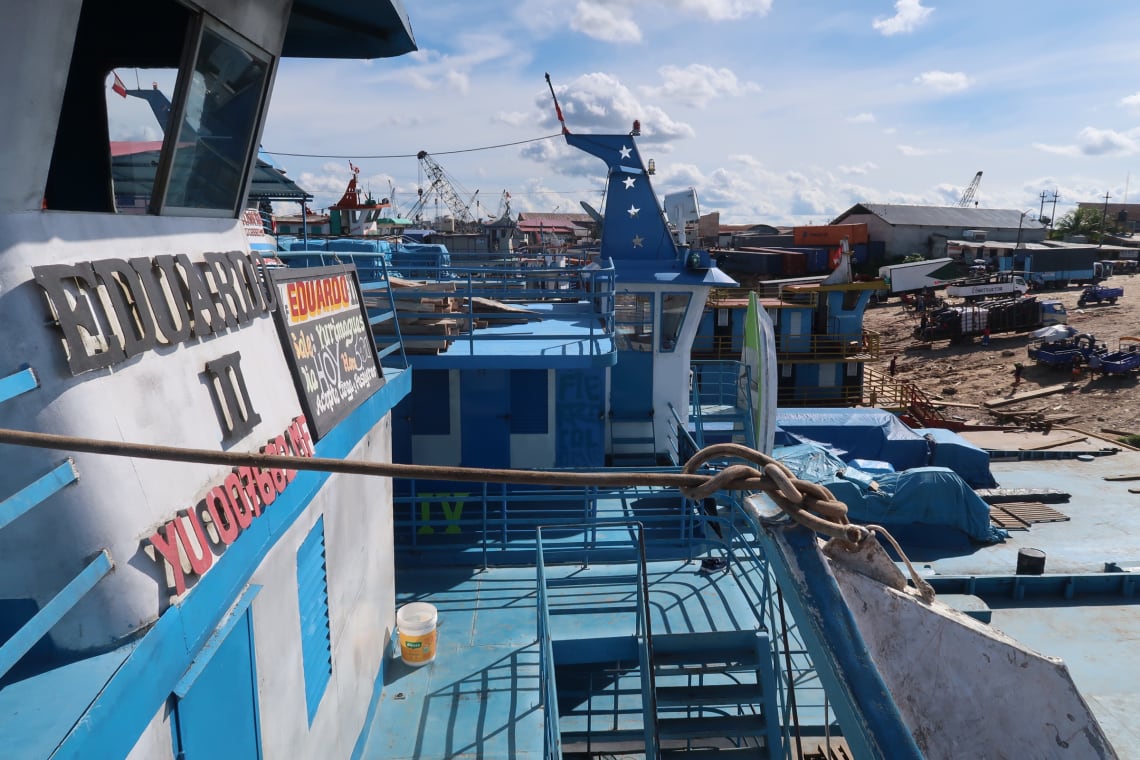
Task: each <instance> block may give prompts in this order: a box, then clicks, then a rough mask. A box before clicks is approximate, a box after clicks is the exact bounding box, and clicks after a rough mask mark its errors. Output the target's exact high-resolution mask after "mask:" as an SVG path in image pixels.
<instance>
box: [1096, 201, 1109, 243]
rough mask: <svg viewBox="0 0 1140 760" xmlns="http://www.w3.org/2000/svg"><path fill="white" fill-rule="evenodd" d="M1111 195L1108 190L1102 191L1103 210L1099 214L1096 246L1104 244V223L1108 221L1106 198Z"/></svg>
mask: <svg viewBox="0 0 1140 760" xmlns="http://www.w3.org/2000/svg"><path fill="white" fill-rule="evenodd" d="M1111 197H1112V196H1111V195H1109V194H1108V191H1107V190H1106V191H1105V192H1104V211H1103V212H1102V213H1101V216H1100V240H1099V241H1097V247H1098V248H1099V247H1100V246H1102V245H1104V225H1105V223H1106V222H1107V221H1108V199H1109V198H1111Z"/></svg>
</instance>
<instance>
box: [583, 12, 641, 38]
mask: <svg viewBox="0 0 1140 760" xmlns="http://www.w3.org/2000/svg"><path fill="white" fill-rule="evenodd" d="M570 28H571V29H573V30H575V31H578V32H581V33H582V34H584V35H586V36H587V37H593V38H594V39H597V40H601V41H603V42H641V29H640V28H639V27H638V26H637V24H636V23H635V22H634V20H633V19H632V18H631V12H630V9H629V8H623V7H620V6H619V7H614V6H611V5H599V4H598V3H590V2H580V3H578V5H577V6H576V7H575V8H574V16H573V18H571V19H570Z"/></svg>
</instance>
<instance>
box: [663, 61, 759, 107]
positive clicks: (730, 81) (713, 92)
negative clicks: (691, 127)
mask: <svg viewBox="0 0 1140 760" xmlns="http://www.w3.org/2000/svg"><path fill="white" fill-rule="evenodd" d="M657 73H658V74H660V75H661V79H662V84H661V86H660V87H644V88H642V89H643V91H644V92H645V93H646V94H647V95H651V96H656V97H660V98H665V99H668V100H675V101H677V102H679V103H682V104H684V105H689V106H695V107H697V108H703V107H704V106H705V105H707V104H708V102H709V101H710V100H712V99H713V98H715V97H718V96H720V95H743V94H745V93H749V92H759V91H760V85H758V84H755V83H754V82H741V81H740V80H738V79H737V78H736V74H735V73H733V71H732V70H731V69H714V68H713V67H711V66H706V65H704V64H701V63H693V64H690V65H688V66H686V67H685V68H680V67H679V66H662V67H661V68H660V69H658V70H657Z"/></svg>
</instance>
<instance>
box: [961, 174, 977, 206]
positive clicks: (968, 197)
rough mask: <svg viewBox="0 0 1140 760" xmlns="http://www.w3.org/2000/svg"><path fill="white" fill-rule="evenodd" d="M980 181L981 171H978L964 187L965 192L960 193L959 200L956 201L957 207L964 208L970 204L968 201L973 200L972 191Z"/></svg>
mask: <svg viewBox="0 0 1140 760" xmlns="http://www.w3.org/2000/svg"><path fill="white" fill-rule="evenodd" d="M981 181H982V173H981V172H978V173H977V174H975V175H974V181H973V182H971V183H970V186H969V187H967V188H966V192H964V193H962V198H961V200H959V201H958V207H959V208H966V207H967V206H969V205H970V201H972V200H974V192H975V191H976V190H977V189H978V185H979V184H980V183H981Z"/></svg>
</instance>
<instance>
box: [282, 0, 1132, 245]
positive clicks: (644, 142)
mask: <svg viewBox="0 0 1140 760" xmlns="http://www.w3.org/2000/svg"><path fill="white" fill-rule="evenodd" d="M405 8H406V10H407V12H408V16H409V18H410V20H411V24H412V29H413V32H414V34H415V37H416V41H417V43H418V46H419V50H418V51H416V52H415V53H412V54H409V55H406V56H401V57H398V58H389V59H378V60H373V61H355V60H300V59H287V60H285V61H283V62H282V63H281V66H280V68H279V70H278V74H277V81H276V85H275V90H274V93H273V99H272V102H271V106H270V112H269V118H268V122H267V124H266V127H265V130H264V133H263V135H262V145H263V148H264V150H265V151H267V152H268V153H270V154H271V155H272V156H273V158H274V160H275V161H276V162H277V163H278V164H279V165H280V166H281V167H283V168H284V169H286V170H287V172H288V175H289V176H290V177H292V178H293V179H294V180H295V181H297V182H298V183H299V184H300V185H301V186H302V187H304V188H306V189H307V190H309V191H310V192H312V193H314V194H315V195H316V200H315V202H314V203H313V204H312V205H313V206H315V207H318V208H321V207H325V206H328V205H329V204H331V203H333V202H335V201H336V199H337V198H338V197H339V196H340V194H341V193H342V192H343V190H344V187H345V184H346V182H347V180H348V178H349V176H350V175H349V162H350V161H351V163H352V164H354V165H355V166H357V167H359V168H360V181H361V183H362V185H363V187H365V188H366V189H367V190H368V191H370V192H371V194H372V195H373V196H375V197H376V198H378V199H379V198H390V199H391V200H392V201H393V203H394V206H395V208H396V211H397V212H398V213H400V214H401V215H406V214H407V212H408V211H409V210H410V209H411V207H412V205H413V203H414V202H415V200H416V198H417V188H420V187H425V188H426V187H427V185H428V184H429V183H430V180H429V179H428V178H427V177H426V175H425V174H424V172H423V167H422V164H421V162H420V161H419V160H417V158H416V154H417V153H418V152H420V151H426V152H427V153H428V154H430V156H431V158H432V159H433V160H434V161H435V162H436V164H438V165H439V166H440V167H442V169H443V170H444V172H445V173H446V175H447V177H448V179H449V181H450V182H451V183H452V184H453V186H454V187H455V189H456V192H457V193H458V194H459V196H460V197H461V198H462V199H463V200H464V202H466V203H468V204H469V207H470V210H471V213H472V216H475V217H478V218H490V217H493V216H495V215H497V214H498V213H500V212H501V210H502V208H503V202H504V200H505V195H506V194H507V193H509V196H510V199H509V200H510V208H511V211H512V213H516V214H517V212H519V211H547V212H551V211H556V212H561V213H567V212H574V213H579V212H581V206H580V203H581V202H582V201H585V202H587V203H589V204H591V205H593V206H595V207H597V206H599V205H600V202H601V199H602V191H603V189H604V176H603V172H604V165H603V164H602V163H601V162H600V161H598V160H597V159H595V158H592V157H590V156H587V155H585V154H583V153H580V152H579V151H574V150H571V149H570V148H568V147H567V146H566V144H565V141H564V140H563V139H562V138H561V137H560V135H559V131H560V128H559V125H558V122H557V120H556V115H555V109H554V105H553V102H552V99H551V94H550V89H549V88H548V86H547V83H546V80H545V78H544V74H545V73H547V72H548V73H549V74H550V77H551V81H552V83H553V86H554V90H555V92H556V93H557V96H558V101H559V103H560V105H561V108H562V111H563V114H564V115H565V118H566V124H567V127H568V128H569V129H570V130H571V131H572V132H620V133H625V132H629V131H630V129H631V127H632V123H633V120H634V119H638V120H640V122H641V130H642V133H641V137H640V138H638V144H639V147H640V149H641V152H642V155H643V157H645V158H647V159H648V158H652V159H654V163H655V165H656V175H655V176H654V179H653V183H654V188H655V190H656V191H657V193H658V195H659V196H664V195H665V194H666V193H669V192H673V191H677V190H684V189H686V188H689V187H691V188H693V189H695V190H696V193H697V196H698V199H699V203H700V210H701V212H702V213H709V212H714V211H716V212H719V213H720V219H721V222H722V223H725V224H749V223H765V224H772V225H793V224H801V225H802V224H826V223H828V222H830V221H831V220H832V219H834V218H835V217H836V216H838V215H839V214H841V213H842V212H843V211H846V210H847V209H849V208H851V206H853V205H854V204H856V203H861V202H868V203H898V204H920V205H950V206H952V205H957V203H958V201H959V199H960V198H961V197H962V194H963V192H964V191H965V190H966V188H967V186H968V185H969V184H970V183H971V181H972V180H973V179H974V176H975V174H976V173H977V172H978V171H982V172H983V176H982V178H981V182H980V184H979V186H978V188H977V190H976V193H975V195H974V200H975V201H977V203H978V205H979V206H981V207H985V208H1003V209H1018V210H1022V211H1026V210H1030V211H1032V214H1033V216H1036V215H1037V214H1038V213H1039V212H1041V211H1042V210H1043V212H1044V215H1045V216H1051V215H1053V213H1054V212H1053V208H1054V201H1053V196H1054V193H1056V195H1057V196H1058V199H1057V202H1056V217H1057V218H1059V217H1060V216H1062V215H1063V214H1064V213H1065V212H1066V211H1068V210H1071V209H1072V208H1073V207H1074V205H1075V204H1076V203H1077V202H1078V201H1085V202H1103V201H1104V196H1105V194H1106V193H1107V194H1108V195H1109V196H1110V202H1113V203H1117V202H1124V201H1128V200H1135V201H1136V202H1140V34H1138V33H1140V3H1134V2H1126V1H1125V0H1086V1H1085V2H1082V3H1073V2H1061V1H1060V0H1038V1H1037V2H1023V1H1022V0H988V1H987V2H981V1H980V0H954V1H953V2H950V1H949V0H895V1H893V2H892V0H846V1H845V2H841V1H839V0H516V1H515V2H510V3H506V2H499V0H480V2H469V1H468V0H462V1H460V2H452V1H451V0H438V1H435V2H417V1H416V0H405ZM1132 174H1136V175H1137V177H1136V179H1135V180H1133V179H1132V177H1131V175H1132ZM1042 193H1045V199H1044V202H1043V201H1042V197H1041V195H1042ZM437 208H438V209H439V210H440V211H443V210H445V209H444V207H443V206H442V205H439V206H437V205H436V203H435V201H434V200H432V201H429V203H428V204H427V208H426V209H425V211H424V214H425V216H434V214H435V212H436V209H437ZM280 211H283V212H285V213H293V212H294V210H293V209H289V208H285V207H282V208H281V209H280Z"/></svg>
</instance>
